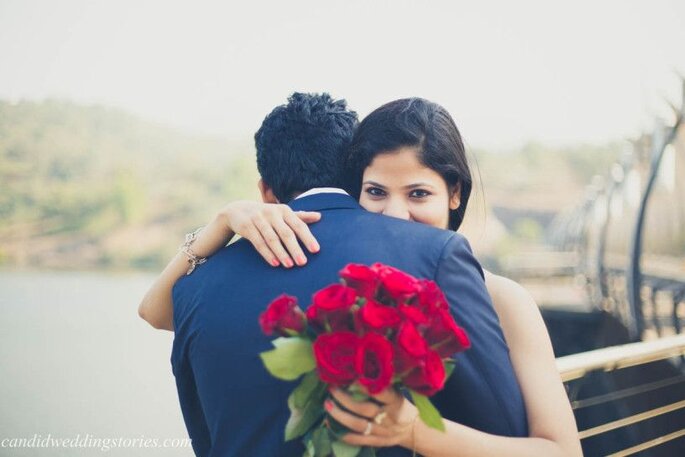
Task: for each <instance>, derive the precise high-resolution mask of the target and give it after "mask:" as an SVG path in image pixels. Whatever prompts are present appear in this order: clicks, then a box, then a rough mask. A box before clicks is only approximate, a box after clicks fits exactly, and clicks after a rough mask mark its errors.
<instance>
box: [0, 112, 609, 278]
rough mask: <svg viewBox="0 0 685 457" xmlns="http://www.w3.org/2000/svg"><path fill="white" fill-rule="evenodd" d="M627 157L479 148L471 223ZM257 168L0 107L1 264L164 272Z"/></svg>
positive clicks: (208, 143)
mask: <svg viewBox="0 0 685 457" xmlns="http://www.w3.org/2000/svg"><path fill="white" fill-rule="evenodd" d="M620 150H621V143H619V142H616V143H610V144H606V145H583V146H578V147H573V148H549V147H546V146H544V145H541V144H537V143H530V144H527V145H525V146H524V147H523V148H521V149H520V150H518V151H515V152H511V153H507V154H501V153H499V154H495V153H489V152H488V151H484V150H478V149H475V150H473V151H470V152H471V156H472V157H471V159H472V162H473V163H474V164H475V163H477V164H478V166H477V167H475V166H474V168H473V174H474V176H476V177H477V176H478V175H480V177H481V178H482V185H478V184H477V185H476V186H475V190H474V194H473V196H472V199H471V203H469V211H468V213H467V218H466V222H467V224H466V225H467V226H468V225H471V226H472V228H473V231H474V232H475V233H477V234H478V233H480V232H484V231H485V230H484V228H483V226H482V224H484V223H485V222H487V217H490V218H491V219H493V218H494V215H493V213H492V212H491V211H490V208H492V207H493V206H497V207H499V208H513V209H514V210H515V213H516V214H524V215H525V214H529V213H530V214H532V213H538V212H542V213H545V214H548V213H550V212H552V213H553V212H554V211H558V210H560V209H562V208H563V207H565V206H571V205H573V204H575V202H576V201H577V200H578V199H579V198H582V192H583V188H584V186H585V184H586V183H587V182H589V180H590V179H591V178H592V176H593V175H595V174H605V173H606V171H607V170H608V168H609V165H610V164H611V163H612V162H613V161H614V160H615V159H616V158H617V157H618V154H619V152H620ZM254 162H255V160H254V146H253V142H252V138H250V137H249V136H246V137H245V138H243V139H238V140H232V141H229V140H228V139H223V138H215V137H207V136H198V135H189V134H187V133H184V132H181V131H179V130H177V129H173V128H170V127H167V126H163V125H160V124H156V123H152V122H149V121H146V120H143V119H140V118H138V117H136V116H134V115H131V114H129V113H127V112H125V111H122V110H119V109H113V108H109V107H105V106H83V105H78V104H75V103H72V102H68V101H60V100H46V101H41V102H32V101H22V102H18V103H11V102H8V101H3V100H0V264H4V265H5V266H11V267H26V268H154V269H159V268H160V267H162V266H163V265H164V264H165V263H166V262H167V261H168V259H169V258H171V257H172V256H173V254H174V253H175V250H176V248H177V247H178V245H179V244H180V243H181V242H182V238H183V234H184V233H186V232H187V231H189V230H190V229H193V228H195V227H197V226H199V225H203V224H205V223H206V222H207V221H208V220H209V219H210V218H211V217H212V216H213V215H214V214H215V212H216V211H218V210H219V208H221V207H222V206H223V205H224V204H226V203H227V202H229V201H231V200H235V199H242V198H253V199H256V198H257V197H258V194H257V191H256V182H257V179H258V175H257V171H256V168H255V164H254ZM476 179H477V178H476ZM483 189H484V194H483V192H482V190H483ZM483 203H485V206H483ZM479 206H480V208H479ZM529 210H530V211H529ZM485 214H489V216H486V217H479V215H480V216H483V215H485ZM512 214H513V213H512ZM529 219H530V218H528V219H525V220H521V221H518V220H517V221H515V224H514V225H515V227H507V226H506V223H505V224H500V226H501V227H500V229H498V233H500V235H499V239H498V241H496V242H495V241H491V240H490V239H489V238H485V239H480V240H479V243H480V244H481V245H483V246H484V247H483V252H489V253H493V252H494V253H495V254H496V253H498V252H502V253H506V252H509V251H510V250H511V249H512V246H515V245H516V243H517V242H518V241H517V240H519V241H521V240H522V241H523V242H525V243H531V242H537V241H539V236H540V235H539V234H540V233H541V228H540V227H538V226H537V225H536V224H538V223H537V222H536V221H535V220H532V219H530V220H529ZM474 221H475V222H474ZM538 225H539V224H538ZM503 233H504V234H505V235H502V234H503ZM503 236H504V238H502V237H503ZM481 238H482V237H481Z"/></svg>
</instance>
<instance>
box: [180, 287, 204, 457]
mask: <svg viewBox="0 0 685 457" xmlns="http://www.w3.org/2000/svg"><path fill="white" fill-rule="evenodd" d="M186 279H188V278H186V277H182V278H181V279H180V280H178V281H177V282H176V284H175V285H174V287H173V289H172V297H173V303H174V330H175V331H174V341H173V346H172V350H171V368H172V371H173V374H174V377H175V379H176V390H177V392H178V399H179V403H180V406H181V412H182V414H183V421H184V422H185V425H186V429H187V430H188V436H189V437H190V439H191V442H192V446H193V451H194V452H195V455H196V456H198V457H206V456H208V455H209V452H210V449H211V436H210V433H209V427H208V425H207V420H206V418H205V414H204V411H203V410H202V403H201V401H200V396H199V393H198V389H197V385H196V382H195V373H194V372H193V367H192V364H191V359H190V350H189V347H190V335H191V332H190V331H189V327H190V322H189V319H190V316H189V313H188V312H187V310H188V308H190V307H191V305H193V303H191V300H193V299H195V294H193V293H190V292H192V290H191V289H192V288H193V287H194V283H193V282H191V281H187V280H186Z"/></svg>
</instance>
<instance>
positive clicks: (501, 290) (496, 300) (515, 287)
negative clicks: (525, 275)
mask: <svg viewBox="0 0 685 457" xmlns="http://www.w3.org/2000/svg"><path fill="white" fill-rule="evenodd" d="M484 273H485V286H486V287H487V289H488V292H489V293H490V298H492V301H493V304H494V305H495V307H497V308H500V307H503V306H506V307H508V308H512V307H513V308H521V307H526V308H527V307H530V306H534V307H536V308H537V304H536V303H535V299H534V298H533V296H532V295H531V294H530V292H528V290H527V289H526V288H525V287H523V286H522V285H521V284H519V283H517V282H516V281H513V280H511V279H509V278H505V277H504V276H500V275H496V274H494V273H491V272H489V271H487V270H484Z"/></svg>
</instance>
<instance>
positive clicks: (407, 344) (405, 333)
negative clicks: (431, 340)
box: [397, 321, 428, 359]
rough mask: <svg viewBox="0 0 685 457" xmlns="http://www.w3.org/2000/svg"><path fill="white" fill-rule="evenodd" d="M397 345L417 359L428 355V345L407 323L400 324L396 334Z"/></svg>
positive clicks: (411, 325) (410, 324)
mask: <svg viewBox="0 0 685 457" xmlns="http://www.w3.org/2000/svg"><path fill="white" fill-rule="evenodd" d="M397 345H398V346H399V347H401V348H402V349H404V350H405V351H406V352H407V353H408V354H409V355H411V356H412V357H415V358H417V359H418V358H422V357H424V356H425V355H426V354H428V343H426V340H424V339H423V337H422V336H421V334H420V333H419V331H418V330H416V327H415V326H414V324H412V323H411V322H409V321H404V322H402V325H401V326H400V330H399V331H398V332H397Z"/></svg>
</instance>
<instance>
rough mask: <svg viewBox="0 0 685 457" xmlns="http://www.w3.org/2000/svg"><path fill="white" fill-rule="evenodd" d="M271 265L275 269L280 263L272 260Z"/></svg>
mask: <svg viewBox="0 0 685 457" xmlns="http://www.w3.org/2000/svg"><path fill="white" fill-rule="evenodd" d="M271 265H273V266H274V267H277V266H279V265H280V263H279V262H278V260H276V259H273V260H272V261H271Z"/></svg>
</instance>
